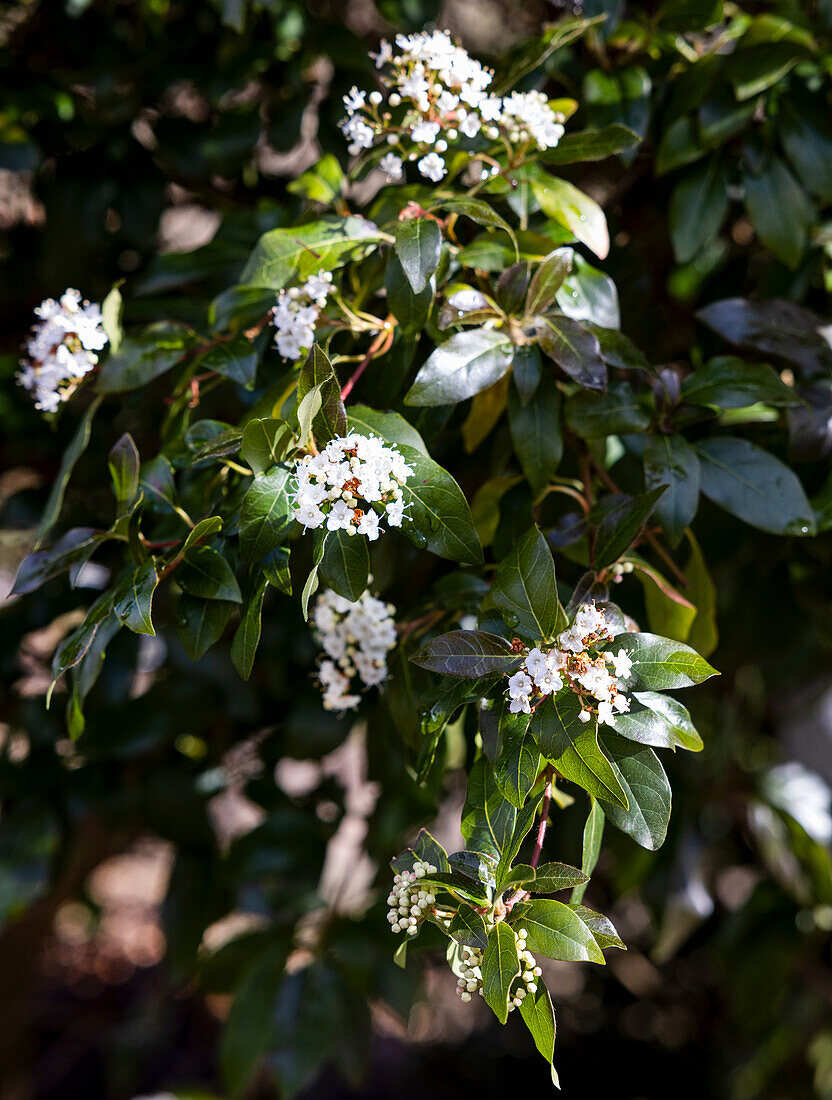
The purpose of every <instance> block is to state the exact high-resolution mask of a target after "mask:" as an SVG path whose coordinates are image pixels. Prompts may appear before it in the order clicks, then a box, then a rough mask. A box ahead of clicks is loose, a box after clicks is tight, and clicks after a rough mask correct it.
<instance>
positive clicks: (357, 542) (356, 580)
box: [320, 530, 370, 603]
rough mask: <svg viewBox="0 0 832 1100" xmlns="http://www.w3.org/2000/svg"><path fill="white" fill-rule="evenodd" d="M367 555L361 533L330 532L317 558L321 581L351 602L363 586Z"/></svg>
mask: <svg viewBox="0 0 832 1100" xmlns="http://www.w3.org/2000/svg"><path fill="white" fill-rule="evenodd" d="M369 572H370V555H369V553H368V551H367V540H366V538H364V536H363V535H348V534H347V532H346V531H343V530H341V531H330V532H329V535H328V537H327V540H326V549H325V550H324V556H323V558H322V559H321V565H320V574H321V580H322V581H323V582H324V583H325V584H326V585H328V587H329V588H331V589H333V591H335V592H337V593H338V595H339V596H343V597H344V599H345V600H350V601H351V602H352V603H355V602H356V600H358V599H359V598H360V597H361V595H362V593H363V592H364V590H365V589H366V587H367V576H368V574H369Z"/></svg>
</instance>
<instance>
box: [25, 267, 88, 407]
mask: <svg viewBox="0 0 832 1100" xmlns="http://www.w3.org/2000/svg"><path fill="white" fill-rule="evenodd" d="M35 315H36V316H37V317H38V318H39V320H38V321H36V322H35V324H34V326H33V328H32V332H31V335H30V336H29V339H28V340H27V342H26V354H27V356H28V358H27V359H26V360H24V361H22V362H21V366H22V368H23V369H22V370H21V371H20V373H19V374H18V376H17V379H18V381H19V382H20V384H21V386H23V387H24V389H26V390H28V391H29V393H31V394H32V396H33V397H34V399H35V408H36V409H40V411H41V412H50V413H51V412H56V411H57V409H58V406H59V405H60V403H61V402H62V401H67V400H68V399H69V398H70V397H71V396H72V394H73V393H74V391H75V390H76V389H77V387H78V385H79V384H80V383H81V381H82V380H83V378H84V375H86V374H88V373H89V372H90V371H91V370H92V369H93V367H95V365H96V363H97V362H98V356H97V355H96V354H95V353H96V352H97V351H101V349H102V348H103V347H104V346H105V345H106V344H107V334H106V332H105V331H104V329H103V327H102V325H101V310H100V308H99V307H98V306H97V305H96V304H91V303H90V302H86V301H82V299H81V293H80V291H78V290H72V289H70V290H65V291H64V293H63V294H62V295H61V297H60V300H59V301H57V302H56V301H55V300H54V298H47V299H46V301H45V302H41V304H40V305H39V306H38V307H37V309H36V310H35Z"/></svg>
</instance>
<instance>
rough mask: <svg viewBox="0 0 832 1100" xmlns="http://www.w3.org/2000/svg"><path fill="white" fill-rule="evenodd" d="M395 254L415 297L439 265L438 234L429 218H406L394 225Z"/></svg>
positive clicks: (439, 245) (436, 226)
mask: <svg viewBox="0 0 832 1100" xmlns="http://www.w3.org/2000/svg"><path fill="white" fill-rule="evenodd" d="M395 248H396V255H397V256H398V257H399V262H400V263H401V265H402V270H403V271H404V273H405V276H406V278H407V281H408V282H409V283H410V285H411V287H412V288H413V291H414V293H415V294H419V293H421V291H423V290H424V289H425V286H426V285H427V282H428V280H429V279H430V277H431V275H433V273H434V271H436V269H437V267H438V266H439V256H440V254H441V252H442V231H441V230H440V228H439V225H438V224H437V222H436V221H434V219H433V218H406V219H405V220H404V221H400V222H399V223H398V225H397V226H396V245H395Z"/></svg>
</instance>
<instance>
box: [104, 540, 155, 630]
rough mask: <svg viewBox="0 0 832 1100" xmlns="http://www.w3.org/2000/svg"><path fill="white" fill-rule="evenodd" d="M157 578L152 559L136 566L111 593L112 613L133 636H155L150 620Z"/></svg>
mask: <svg viewBox="0 0 832 1100" xmlns="http://www.w3.org/2000/svg"><path fill="white" fill-rule="evenodd" d="M158 583H159V578H158V577H157V575H156V566H155V564H154V563H153V560H152V559H148V560H147V561H146V562H144V564H143V565H140V566H138V568H137V569H135V570H134V571H133V572H132V573H131V574H128V576H127V577H126V578H125V580H124V581H123V582H122V583H121V584H119V585H118V586H117V587H116V589H115V592H114V593H113V600H114V603H113V611H114V613H115V615H116V617H117V618H118V621H119V622H120V623H122V624H123V625H124V626H126V627H127V628H128V629H129V630H132V631H133V632H134V633H135V634H150V635H153V636H155V634H156V631H155V630H154V628H153V621H152V618H151V612H152V603H153V593H154V592H155V591H156V585H157V584H158Z"/></svg>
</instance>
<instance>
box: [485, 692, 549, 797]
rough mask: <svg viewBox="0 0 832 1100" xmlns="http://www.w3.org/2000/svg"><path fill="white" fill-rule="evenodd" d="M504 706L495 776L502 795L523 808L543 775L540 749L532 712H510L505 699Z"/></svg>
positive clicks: (502, 705)
mask: <svg viewBox="0 0 832 1100" xmlns="http://www.w3.org/2000/svg"><path fill="white" fill-rule="evenodd" d="M500 705H501V707H502V711H503V713H502V715H501V717H500V720H499V721H500V733H501V735H502V739H503V744H502V748H501V750H500V755H499V756H498V757H497V761H496V763H495V764H494V778H495V779H496V780H497V786H498V787H499V788H500V791H501V792H502V794H503V795H504V796H505V797H506V798H507V799H508V800H509V802H511V803H512V804H513V805H515V806H517V808H518V809H520V808H521V807H522V806H523V803H524V802H525V801H526V798H527V796H528V794H529V791H530V790H531V789H532V787H533V786H534V785H535V783H536V781H537V777H538V775H539V774H540V752H539V750H538V748H537V743H536V742H535V740H534V738H533V737H532V736H531V734H530V733H529V715H528V714H510V713H509V711H508V707H507V706H506V703H505V700H503V701H502V703H501V704H500Z"/></svg>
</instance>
